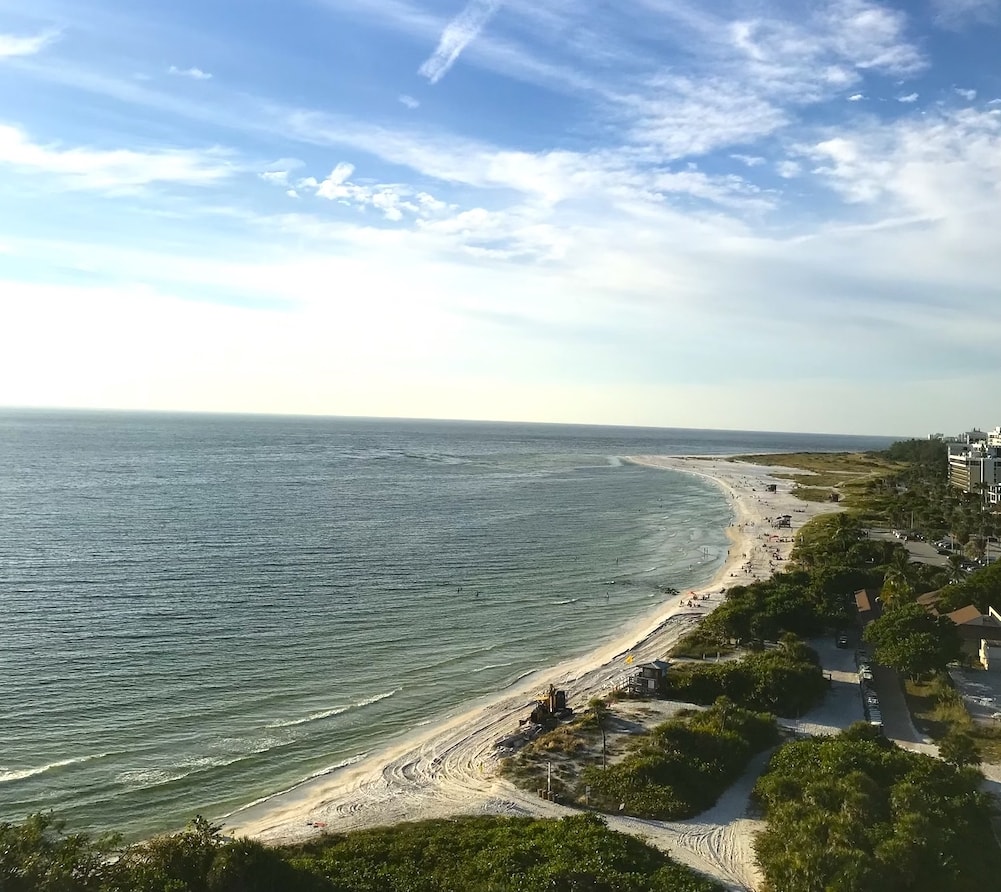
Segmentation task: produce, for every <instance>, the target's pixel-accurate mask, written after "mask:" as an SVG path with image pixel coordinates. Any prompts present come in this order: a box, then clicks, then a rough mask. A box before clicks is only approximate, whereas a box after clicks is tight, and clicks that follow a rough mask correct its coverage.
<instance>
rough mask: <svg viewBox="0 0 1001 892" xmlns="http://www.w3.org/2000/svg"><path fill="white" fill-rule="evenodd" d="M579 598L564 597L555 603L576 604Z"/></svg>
mask: <svg viewBox="0 0 1001 892" xmlns="http://www.w3.org/2000/svg"><path fill="white" fill-rule="evenodd" d="M579 600H580V598H564V599H563V600H562V601H553V603H554V604H556V605H557V606H561V605H563V604H576V603H577V602H578V601H579Z"/></svg>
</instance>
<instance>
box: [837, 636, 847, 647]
mask: <svg viewBox="0 0 1001 892" xmlns="http://www.w3.org/2000/svg"><path fill="white" fill-rule="evenodd" d="M836 643H837V645H838V647H848V636H847V635H845V634H841V635H838V640H837V642H836Z"/></svg>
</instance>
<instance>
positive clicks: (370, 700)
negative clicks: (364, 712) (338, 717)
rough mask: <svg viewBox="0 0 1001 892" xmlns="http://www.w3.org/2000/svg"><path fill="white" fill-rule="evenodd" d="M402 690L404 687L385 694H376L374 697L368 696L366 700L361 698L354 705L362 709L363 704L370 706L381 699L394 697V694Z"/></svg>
mask: <svg viewBox="0 0 1001 892" xmlns="http://www.w3.org/2000/svg"><path fill="white" fill-rule="evenodd" d="M402 690H403V688H396V690H393V691H389V692H388V693H385V694H376V695H375V696H374V697H366V698H365V699H364V700H359V701H358V702H357V703H355V704H354V707H355V708H356V709H360V708H361V707H362V706H370V705H371V704H373V703H378V702H379V701H380V700H386V699H388V698H389V697H392V696H393V694H398V693H400V691H402Z"/></svg>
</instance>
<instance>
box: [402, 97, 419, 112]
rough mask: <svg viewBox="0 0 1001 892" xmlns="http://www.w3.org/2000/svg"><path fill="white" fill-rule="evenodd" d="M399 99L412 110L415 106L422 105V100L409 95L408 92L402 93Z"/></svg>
mask: <svg viewBox="0 0 1001 892" xmlns="http://www.w3.org/2000/svg"><path fill="white" fill-rule="evenodd" d="M399 100H400V102H401V103H402V104H403V105H405V106H406V107H407V108H409V109H411V110H413V109H415V108H420V107H421V103H420V100H418V99H414V97H413V96H410V95H408V94H406V93H402V94H400V96H399Z"/></svg>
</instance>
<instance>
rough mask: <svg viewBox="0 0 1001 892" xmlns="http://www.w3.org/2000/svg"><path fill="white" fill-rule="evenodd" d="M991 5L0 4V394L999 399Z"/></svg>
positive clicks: (546, 403) (806, 415) (645, 0)
mask: <svg viewBox="0 0 1001 892" xmlns="http://www.w3.org/2000/svg"><path fill="white" fill-rule="evenodd" d="M999 25H1001V0H953V2H946V0H923V2H914V3H908V4H900V5H890V4H883V3H877V2H867V0H830V2H814V3H810V4H802V3H792V2H789V3H767V2H765V3H763V2H760V0H758V2H746V3H744V2H733V3H719V2H694V0H693V2H681V0H617V2H598V0H595V2H583V3H582V2H580V0H468V2H464V0H286V2H283V3H278V2H275V0H248V2H242V3H234V2H229V0H216V2H204V0H201V2H195V0H175V2H172V3H169V4H165V3H159V2H157V3H154V2H152V0H135V2H132V3H130V4H122V3H111V2H108V0H96V2H95V0H72V2H69V0H67V2H62V0H37V2H34V3H32V4H30V5H28V4H24V3H23V2H20V0H17V2H15V0H0V202H2V203H0V209H2V211H0V310H2V313H3V315H2V318H3V325H2V327H0V332H2V334H0V336H2V338H3V349H2V351H0V405H37V406H80V407H116V408H136V409H189V410H206V411H260V412H290V413H320V414H337V415H383V416H419V417H447V418H486V419H521V420H535V421H581V422H604V423H615V424H650V425H665V426H679V427H719V428H743V429H771V430H806V431H836V432H845V433H887V434H921V433H925V432H928V431H931V430H945V431H952V430H960V429H965V428H968V427H970V426H971V425H974V424H977V425H980V426H981V427H983V426H989V427H993V426H995V425H996V424H998V423H1001V409H999V408H998V405H999V404H998V403H997V400H996V394H997V393H998V392H1001V364H999V356H1001V350H999V349H998V346H999V344H1001V292H999V284H1001V56H999V48H1001V28H999Z"/></svg>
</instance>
